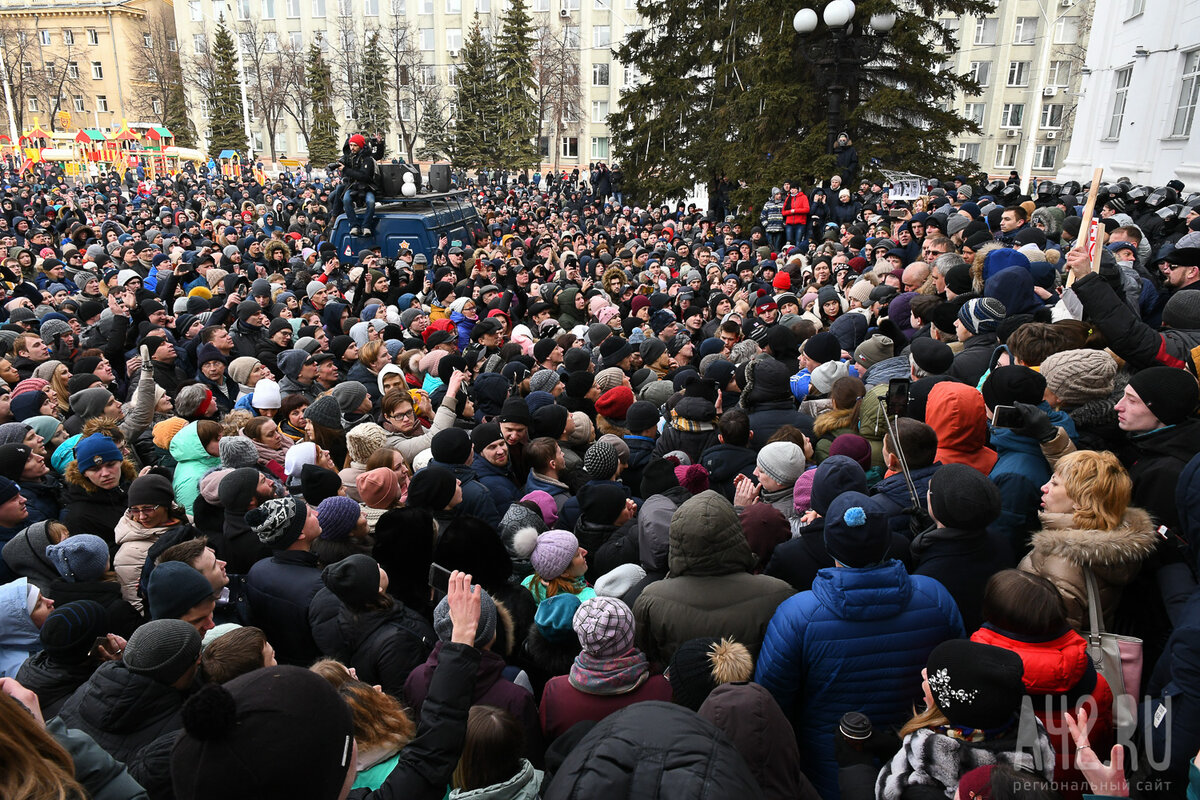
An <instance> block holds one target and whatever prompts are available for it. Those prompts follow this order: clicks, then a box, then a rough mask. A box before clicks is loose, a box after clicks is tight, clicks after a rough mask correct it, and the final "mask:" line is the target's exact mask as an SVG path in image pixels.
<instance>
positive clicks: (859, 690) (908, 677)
mask: <svg viewBox="0 0 1200 800" xmlns="http://www.w3.org/2000/svg"><path fill="white" fill-rule="evenodd" d="M965 636H966V631H965V630H964V629H963V623H962V617H961V616H960V615H959V613H958V608H957V606H955V604H954V599H953V598H952V597H951V596H950V593H949V592H947V591H946V589H945V587H943V586H942V585H941V584H940V583H938V582H937V581H935V580H933V579H932V578H925V577H922V576H919V575H917V576H910V575H909V574H908V573H907V572H906V571H905V569H904V565H903V564H901V563H900V562H899V561H896V560H891V561H886V562H884V563H883V564H880V565H878V566H875V567H866V568H863V569H851V568H847V567H841V568H839V567H833V568H828V569H823V570H821V571H820V572H818V573H817V578H816V580H815V581H813V588H812V590H811V591H807V592H801V593H800V594H797V595H794V596H793V597H790V598H788V599H787V600H785V601H784V602H783V603H781V604H780V606H779V608H778V610H777V611H776V612H775V616H774V617H772V618H771V622H770V624H769V625H768V626H767V633H766V636H765V638H764V639H763V645H762V650H761V652H760V653H759V657H758V668H757V669H756V671H755V674H754V680H755V682H756V683H759V684H761V685H762V686H763V687H764V688H766V689H767V691H769V692H770V693H771V695H772V696H773V697H774V698H775V700H776V702H778V703H779V707H780V708H781V709H783V712H784V713H785V714H787V716H788V719H789V720H791V723H792V726H793V728H795V731H796V740H797V742H798V743H799V745H800V752H802V753H805V759H804V763H803V764H802V769H803V770H804V773H805V775H807V776H808V778H809V780H811V781H812V783H813V786H814V787H815V788H816V789H817V792H818V793H819V794H820V795H821V797H823V798H825V800H837V798H838V797H839V796H840V795H839V790H838V766H837V760H836V758H835V757H834V730H835V728H836V727H837V724H838V720H840V719H841V717H842V715H843V714H845V713H846V712H847V711H860V712H862V713H864V714H866V715H867V716H868V717H870V718H871V722H872V723H874V724H875V725H876V726H877V728H878V729H881V730H882V729H883V728H885V727H890V726H898V725H900V724H902V723H903V722H904V721H905V720H907V719H908V718H909V717H910V716H911V715H912V708H913V703H914V702H915V701H916V700H917V699H919V698H920V696H921V670H922V669H923V668H924V667H925V663H926V661H928V659H929V654H930V653H931V652H932V651H933V648H935V647H937V645H939V644H941V643H942V642H944V641H946V640H947V639H959V638H963V637H965Z"/></svg>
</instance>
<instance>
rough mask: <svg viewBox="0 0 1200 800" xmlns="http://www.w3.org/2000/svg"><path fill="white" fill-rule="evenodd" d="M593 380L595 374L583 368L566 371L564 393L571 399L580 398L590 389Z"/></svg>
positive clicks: (593, 382) (594, 380)
mask: <svg viewBox="0 0 1200 800" xmlns="http://www.w3.org/2000/svg"><path fill="white" fill-rule="evenodd" d="M572 352H574V351H572ZM595 382H596V376H595V375H593V374H592V373H590V372H587V371H585V370H579V371H577V372H569V373H567V380H566V392H565V394H566V395H567V397H570V398H571V399H573V400H582V399H583V398H584V397H586V396H587V393H588V392H590V391H591V390H592V386H593V385H595Z"/></svg>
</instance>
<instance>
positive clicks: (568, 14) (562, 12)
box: [558, 8, 571, 19]
mask: <svg viewBox="0 0 1200 800" xmlns="http://www.w3.org/2000/svg"><path fill="white" fill-rule="evenodd" d="M558 15H559V16H560V17H562V18H563V19H570V18H571V12H570V11H568V10H567V9H566V8H560V9H559V10H558Z"/></svg>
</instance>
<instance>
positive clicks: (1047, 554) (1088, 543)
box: [1019, 450, 1157, 630]
mask: <svg viewBox="0 0 1200 800" xmlns="http://www.w3.org/2000/svg"><path fill="white" fill-rule="evenodd" d="M1132 487H1133V483H1132V481H1131V480H1130V478H1129V474H1128V473H1127V472H1126V471H1125V468H1124V467H1122V466H1121V462H1120V461H1118V460H1117V457H1116V456H1115V455H1113V454H1112V453H1110V452H1107V451H1095V450H1079V451H1076V452H1074V453H1070V454H1068V455H1066V456H1064V457H1063V458H1061V459H1059V461H1058V463H1057V464H1056V465H1055V467H1054V474H1053V475H1051V476H1050V480H1049V481H1048V482H1047V483H1046V484H1045V485H1044V486H1043V487H1042V509H1043V510H1042V513H1041V514H1040V515H1039V516H1040V518H1041V523H1042V529H1041V530H1040V531H1038V532H1037V533H1035V534H1034V535H1033V550H1032V551H1031V552H1030V553H1029V555H1027V556H1025V558H1024V559H1023V560H1022V561H1021V563H1020V565H1019V568H1020V569H1023V570H1025V571H1026V572H1033V573H1035V574H1037V575H1041V576H1042V577H1044V578H1046V579H1048V580H1049V581H1050V582H1051V583H1053V584H1054V585H1055V587H1056V588H1057V589H1058V591H1059V593H1060V594H1062V597H1063V601H1064V602H1065V603H1066V605H1067V622H1068V623H1069V624H1070V626H1071V627H1072V628H1075V629H1076V630H1086V629H1088V591H1087V572H1088V571H1090V572H1091V573H1092V574H1093V575H1095V578H1096V588H1097V591H1098V593H1099V599H1100V605H1101V608H1102V609H1103V613H1104V624H1105V628H1106V629H1109V630H1111V629H1112V625H1113V621H1114V618H1115V615H1116V613H1115V612H1116V609H1117V606H1118V605H1119V604H1120V601H1121V592H1122V589H1123V587H1125V586H1126V585H1127V584H1129V583H1130V582H1131V581H1132V580H1133V579H1134V578H1136V577H1137V574H1138V572H1139V571H1140V570H1141V567H1142V562H1143V561H1145V560H1146V559H1147V558H1148V557H1149V556H1150V555H1151V554H1152V553H1153V552H1154V550H1155V548H1156V546H1157V536H1156V534H1155V532H1154V522H1153V520H1151V518H1150V515H1149V514H1147V513H1146V512H1145V511H1143V510H1142V509H1140V508H1134V507H1132V506H1130V505H1129V500H1130V496H1131V493H1132Z"/></svg>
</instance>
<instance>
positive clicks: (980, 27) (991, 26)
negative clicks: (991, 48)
mask: <svg viewBox="0 0 1200 800" xmlns="http://www.w3.org/2000/svg"><path fill="white" fill-rule="evenodd" d="M999 27H1000V20H999V19H997V18H996V17H981V18H979V19H977V20H975V44H977V45H988V44H995V43H996V31H997V29H999Z"/></svg>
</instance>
